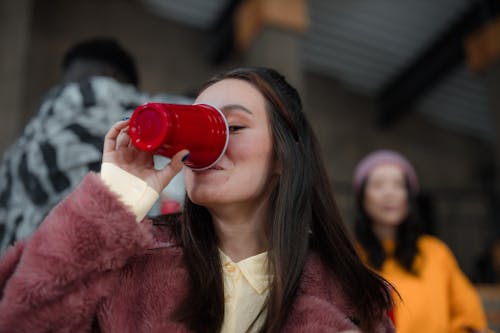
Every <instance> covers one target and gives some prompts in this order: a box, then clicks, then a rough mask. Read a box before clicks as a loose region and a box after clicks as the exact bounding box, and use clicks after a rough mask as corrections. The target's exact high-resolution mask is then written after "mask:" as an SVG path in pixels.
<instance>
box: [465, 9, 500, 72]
mask: <svg viewBox="0 0 500 333" xmlns="http://www.w3.org/2000/svg"><path fill="white" fill-rule="evenodd" d="M465 54H466V59H467V65H468V66H469V68H470V69H471V70H472V71H475V72H480V71H484V70H485V69H487V68H488V67H489V66H490V65H492V64H493V63H494V62H496V61H497V60H498V59H500V16H497V17H496V18H495V19H494V20H492V21H491V22H489V23H486V24H485V25H483V26H482V27H481V28H479V29H478V30H477V31H475V32H473V33H471V34H470V35H468V36H467V38H465Z"/></svg>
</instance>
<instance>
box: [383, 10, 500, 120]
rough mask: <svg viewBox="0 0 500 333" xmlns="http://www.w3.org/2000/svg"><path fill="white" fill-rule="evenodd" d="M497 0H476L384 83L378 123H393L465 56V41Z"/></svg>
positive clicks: (489, 15)
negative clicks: (413, 58) (411, 60)
mask: <svg viewBox="0 0 500 333" xmlns="http://www.w3.org/2000/svg"><path fill="white" fill-rule="evenodd" d="M498 7H499V5H498V1H497V0H482V1H475V2H473V3H472V4H471V5H470V6H469V7H468V8H467V10H465V11H464V13H463V14H462V15H461V16H460V17H459V18H458V19H457V20H456V21H455V22H454V23H452V24H451V25H450V26H449V27H448V29H446V30H445V31H444V32H443V33H441V35H439V36H438V37H437V38H436V39H435V40H434V42H432V43H431V44H430V45H429V46H428V47H427V48H426V49H425V50H423V52H422V53H421V54H420V55H419V56H417V57H416V58H415V60H414V61H413V62H412V63H410V64H409V65H408V66H406V67H405V68H403V69H402V70H401V71H400V72H399V73H398V74H397V75H396V76H395V77H394V78H392V79H391V80H390V81H389V82H388V83H387V84H385V85H384V86H383V87H382V89H381V90H380V92H379V94H378V102H379V110H378V116H377V123H378V124H379V125H380V126H381V127H388V126H390V125H392V124H394V123H395V122H396V121H397V120H398V119H399V118H400V117H402V116H403V115H404V114H405V113H408V112H410V111H411V110H412V109H413V106H414V104H415V101H416V100H417V99H418V98H419V97H420V96H422V95H423V94H424V93H426V92H427V91H429V90H430V89H431V88H433V87H434V86H435V85H436V84H437V83H438V82H439V81H440V80H441V79H442V78H443V77H445V76H446V75H447V74H449V73H450V72H452V71H453V70H454V69H455V68H456V67H457V66H458V65H459V64H461V63H463V61H464V59H465V48H464V41H465V40H466V38H467V36H468V35H469V34H470V33H471V32H473V31H475V30H476V29H478V28H479V27H480V26H482V24H484V22H489V21H490V20H491V18H492V17H494V16H495V15H496V14H497V13H498V11H499V8H498Z"/></svg>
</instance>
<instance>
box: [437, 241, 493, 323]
mask: <svg viewBox="0 0 500 333" xmlns="http://www.w3.org/2000/svg"><path fill="white" fill-rule="evenodd" d="M443 246H444V249H445V255H446V257H447V258H446V261H447V262H448V264H447V266H448V279H449V295H450V315H451V326H450V328H451V330H450V332H464V331H482V330H484V329H485V328H486V326H487V324H486V316H485V314H484V310H483V307H482V304H481V300H480V298H479V293H478V292H477V290H476V288H474V286H473V285H472V284H471V283H470V281H469V280H468V279H467V277H466V276H465V274H464V273H463V272H462V270H461V269H460V267H459V266H458V263H457V262H456V260H455V257H454V256H453V254H452V252H451V250H450V249H449V248H448V247H447V246H446V245H443Z"/></svg>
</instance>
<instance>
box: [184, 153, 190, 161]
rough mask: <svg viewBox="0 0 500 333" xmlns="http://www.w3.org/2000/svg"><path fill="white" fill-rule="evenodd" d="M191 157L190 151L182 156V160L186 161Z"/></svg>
mask: <svg viewBox="0 0 500 333" xmlns="http://www.w3.org/2000/svg"><path fill="white" fill-rule="evenodd" d="M188 157H189V153H187V154H186V155H184V157H182V162H185V161H186V160H187V159H188Z"/></svg>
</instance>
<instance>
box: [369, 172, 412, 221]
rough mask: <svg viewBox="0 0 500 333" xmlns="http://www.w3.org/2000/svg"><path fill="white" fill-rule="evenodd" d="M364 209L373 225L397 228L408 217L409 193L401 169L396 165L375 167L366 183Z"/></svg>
mask: <svg viewBox="0 0 500 333" xmlns="http://www.w3.org/2000/svg"><path fill="white" fill-rule="evenodd" d="M364 208H365V211H366V213H367V214H368V216H369V217H370V218H371V220H372V221H373V223H375V224H379V225H381V226H385V227H397V226H398V225H399V224H400V223H401V222H403V220H404V219H405V218H406V217H407V215H408V191H407V189H406V181H405V176H404V173H403V171H402V170H401V168H400V167H399V166H397V165H394V164H382V165H379V166H377V167H375V168H374V169H373V170H372V171H371V172H370V174H369V175H368V179H367V181H366V187H365V192H364Z"/></svg>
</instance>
